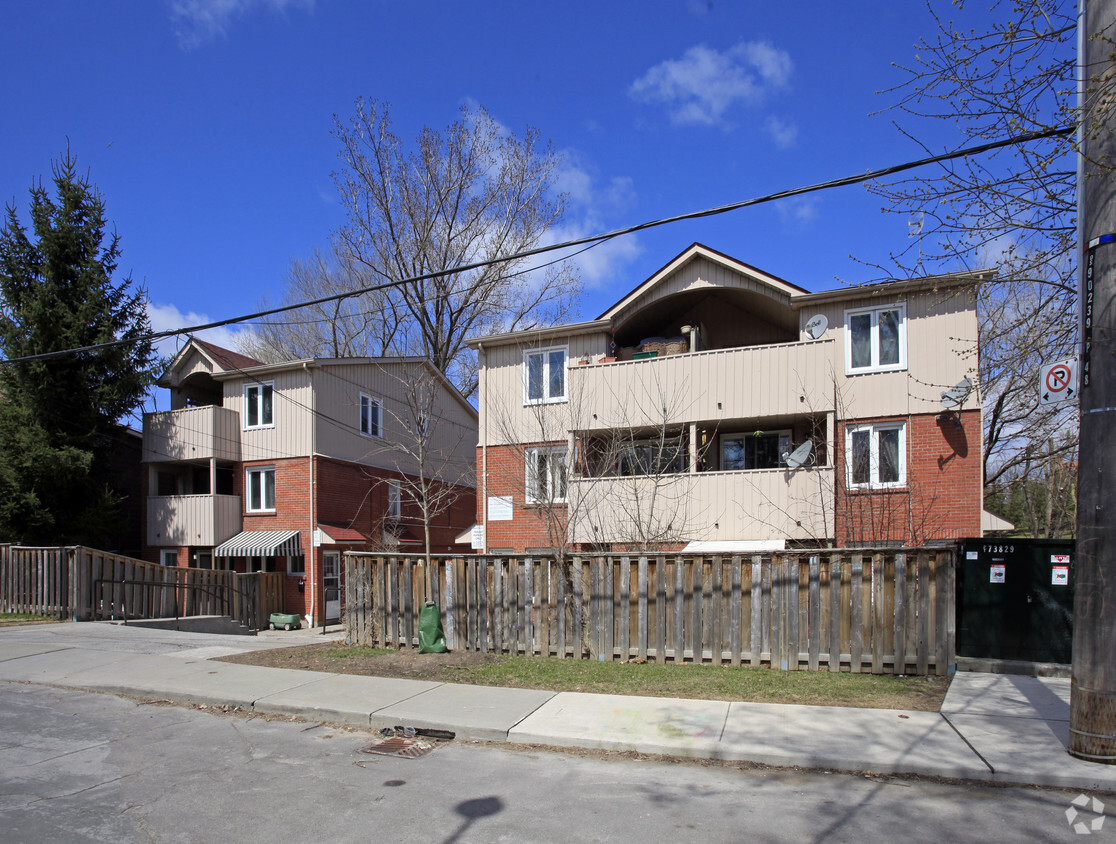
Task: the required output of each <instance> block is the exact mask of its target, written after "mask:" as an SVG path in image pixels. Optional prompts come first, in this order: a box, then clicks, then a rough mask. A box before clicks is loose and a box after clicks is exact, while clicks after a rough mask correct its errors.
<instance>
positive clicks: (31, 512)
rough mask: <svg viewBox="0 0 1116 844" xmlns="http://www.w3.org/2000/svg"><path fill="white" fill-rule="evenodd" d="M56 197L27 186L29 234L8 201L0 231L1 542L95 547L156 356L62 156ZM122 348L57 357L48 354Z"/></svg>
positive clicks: (100, 217)
mask: <svg viewBox="0 0 1116 844" xmlns="http://www.w3.org/2000/svg"><path fill="white" fill-rule="evenodd" d="M53 176H54V178H53V182H54V187H55V191H56V194H57V196H56V197H52V196H51V194H50V192H49V191H48V190H47V189H46V188H44V187H43V185H42V183H41V181H40V182H39V183H37V184H33V185H32V187H31V191H30V193H31V208H30V212H31V235H30V236H29V235H28V232H27V231H26V230H25V229H24V227H23V225H22V224H21V223H20V221H19V217H18V215H17V213H16V207H15V205H14V203H13V204H9V205H8V207H7V215H6V220H5V222H4V226H3V229H0V355H2V356H3V358H4V361H3V362H0V540H8V541H20V542H24V543H30V544H52V545H54V544H63V543H65V544H69V543H82V544H90V545H100V544H103V542H104V539H105V537H108V536H111V535H112V534H113V533H114V532H115V531H114V529H113V527H114V526H113V524H112V523H113V521H114V520H115V519H116V518H118V508H117V505H118V504H119V500H118V499H119V497H118V496H117V495H116V494H114V493H113V491H112V489H111V473H110V472H109V471H108V466H109V458H110V457H111V452H112V449H113V447H114V444H115V443H117V442H119V439H118V436H119V420H121V419H122V418H123V417H125V416H127V415H128V414H131V413H133V412H134V411H136V410H137V409H138V408H139V407H140V406H141V404H142V403H143V399H144V395H145V393H146V390H147V388H148V387H149V386H150V385H151V384H152V383H153V381H154V378H155V377H156V375H157V373H158V369H159V367H160V365H161V361H160V360H159V358H158V356H157V355H156V353H155V350H154V347H153V345H152V343H151V341H150V340H145V339H142V338H144V337H145V336H146V335H149V334H150V332H151V326H150V322H149V320H148V317H147V311H146V308H145V296H144V292H143V291H142V290H140V289H135V288H133V287H132V281H131V278H125V279H123V280H122V281H119V282H118V281H115V280H114V279H113V274H114V273H115V272H116V269H117V262H118V259H119V257H120V242H119V237H118V236H117V235H116V234H115V233H112V234H111V235H109V234H107V233H106V224H105V205H104V201H103V200H102V198H101V195H100V193H99V192H98V191H97V188H96V187H95V186H94V185H93V184H92V183H90V181H89V180H88V178H87V177H82V176H79V175H78V173H77V163H76V160H75V159H74V157H73V156H72V155H71V154H70V152H69V150H67V152H66V154H65V155H64V156H63V157H62V159H61V160H60V161H58V162H56V163H55V164H54V165H53ZM115 340H124V341H129V342H126V343H123V344H121V345H115V346H111V347H109V348H105V349H98V350H95V351H86V352H78V353H74V354H68V355H64V356H61V357H56V358H47V359H40V360H32V361H17V362H11V361H13V360H14V359H17V358H22V357H26V356H32V355H42V354H46V353H49V352H56V351H63V350H67V349H74V348H79V347H85V346H94V345H97V344H101V343H107V342H111V341H115Z"/></svg>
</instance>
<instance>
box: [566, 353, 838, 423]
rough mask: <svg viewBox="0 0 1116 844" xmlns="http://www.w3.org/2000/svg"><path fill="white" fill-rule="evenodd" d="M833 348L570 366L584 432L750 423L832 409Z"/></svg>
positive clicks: (687, 355)
mask: <svg viewBox="0 0 1116 844" xmlns="http://www.w3.org/2000/svg"><path fill="white" fill-rule="evenodd" d="M833 349H834V343H833V341H832V340H815V341H811V342H808V343H778V344H774V345H769V346H748V347H745V348H739V349H714V350H711V351H704V352H693V353H689V354H678V355H668V356H666V357H657V358H650V359H647V360H636V361H622V362H616V363H602V364H588V365H580V366H579V365H573V366H571V367H570V395H571V400H574V398H573V397H576V400H577V401H580V402H584V403H585V405H584V406H585V408H586V409H587V410H591V411H592V414H588V413H586V414H585V415H586V416H591V419H589V421H588V428H589V429H590V430H592V429H599V428H615V427H626V428H635V427H639V426H647V425H661V424H664V423H665V424H679V423H684V422H690V421H695V420H717V419H751V418H757V417H764V416H789V415H800V414H803V413H823V412H826V411H831V410H833V409H834V399H833V394H834V390H833V354H834V352H833Z"/></svg>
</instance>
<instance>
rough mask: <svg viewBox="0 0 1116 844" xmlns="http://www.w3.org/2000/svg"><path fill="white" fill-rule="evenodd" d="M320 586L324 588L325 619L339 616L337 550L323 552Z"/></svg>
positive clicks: (339, 577) (339, 571) (338, 560)
mask: <svg viewBox="0 0 1116 844" xmlns="http://www.w3.org/2000/svg"><path fill="white" fill-rule="evenodd" d="M322 587H323V589H325V617H326V620H327V621H334V620H336V619H339V618H341V554H340V552H338V551H326V552H325V555H324V565H323V570H322Z"/></svg>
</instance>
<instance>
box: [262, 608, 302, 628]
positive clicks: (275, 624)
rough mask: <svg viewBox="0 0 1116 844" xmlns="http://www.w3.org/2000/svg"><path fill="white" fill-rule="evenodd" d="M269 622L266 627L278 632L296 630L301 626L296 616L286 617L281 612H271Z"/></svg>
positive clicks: (285, 614) (286, 615)
mask: <svg viewBox="0 0 1116 844" xmlns="http://www.w3.org/2000/svg"><path fill="white" fill-rule="evenodd" d="M269 622H270V623H269V624H268V627H270V628H271V629H272V630H278V629H279V628H282V629H284V630H298V628H299V627H301V626H302V624H301V623H300V622H299V618H298V616H297V615H288V614H287V613H283V612H273V613H272V614H271V618H270V619H269Z"/></svg>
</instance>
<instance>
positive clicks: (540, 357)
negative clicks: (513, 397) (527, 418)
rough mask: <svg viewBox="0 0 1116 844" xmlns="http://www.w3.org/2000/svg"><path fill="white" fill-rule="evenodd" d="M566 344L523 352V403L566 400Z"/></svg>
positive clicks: (567, 352)
mask: <svg viewBox="0 0 1116 844" xmlns="http://www.w3.org/2000/svg"><path fill="white" fill-rule="evenodd" d="M568 357H569V350H568V349H567V348H566V347H565V346H555V347H553V348H550V349H531V350H530V351H526V352H524V353H523V403H524V404H546V403H548V402H560V401H565V400H566V359H567V358H568Z"/></svg>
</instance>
